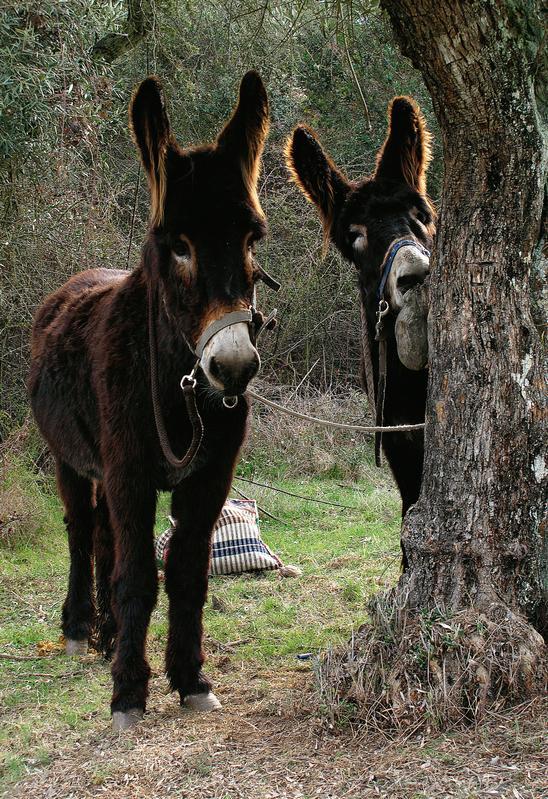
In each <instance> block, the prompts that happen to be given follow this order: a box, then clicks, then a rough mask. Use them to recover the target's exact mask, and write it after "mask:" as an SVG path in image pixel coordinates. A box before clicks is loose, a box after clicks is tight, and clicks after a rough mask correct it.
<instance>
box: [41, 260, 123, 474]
mask: <svg viewBox="0 0 548 799" xmlns="http://www.w3.org/2000/svg"><path fill="white" fill-rule="evenodd" d="M128 275H129V273H128V272H124V271H121V270H113V269H91V270H88V271H86V272H81V273H80V274H77V275H74V276H73V277H71V278H70V280H68V281H67V282H66V283H65V284H64V285H63V286H61V288H59V289H57V291H55V292H53V293H52V294H50V295H49V297H47V298H46V300H45V301H44V303H43V304H42V306H41V307H40V308H39V310H38V312H37V313H36V316H35V321H34V325H33V328H32V339H31V369H30V376H29V392H30V399H31V405H32V410H33V412H34V415H35V418H36V421H37V422H38V426H39V427H40V430H41V432H42V434H43V435H44V437H45V438H46V440H47V441H48V443H49V445H50V447H51V448H52V450H53V452H54V454H55V456H56V457H60V458H62V459H63V460H64V461H65V462H66V463H69V464H70V465H71V466H72V467H73V468H74V469H76V471H77V472H78V473H80V474H82V475H86V476H87V477H90V478H99V477H100V471H101V470H100V459H99V453H98V441H97V429H98V424H99V419H98V410H97V391H96V386H94V377H95V375H96V374H97V365H98V360H100V357H101V353H103V352H104V350H105V348H106V347H107V346H108V343H109V339H110V337H111V336H112V334H113V333H114V331H113V330H112V329H110V330H109V325H108V323H106V320H108V317H109V316H110V314H109V309H110V306H111V305H112V304H113V302H114V300H115V298H116V295H117V294H119V293H120V289H121V288H122V287H123V285H124V284H125V282H127V278H128Z"/></svg>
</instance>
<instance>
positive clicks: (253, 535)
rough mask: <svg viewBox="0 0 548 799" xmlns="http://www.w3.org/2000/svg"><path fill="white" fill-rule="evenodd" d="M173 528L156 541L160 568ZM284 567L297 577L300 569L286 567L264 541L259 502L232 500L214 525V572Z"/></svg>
mask: <svg viewBox="0 0 548 799" xmlns="http://www.w3.org/2000/svg"><path fill="white" fill-rule="evenodd" d="M170 522H171V525H172V526H171V527H170V528H169V529H167V530H166V531H165V532H164V533H162V535H161V536H160V537H159V538H158V539H157V540H156V560H157V562H158V567H159V568H160V569H163V568H164V565H165V563H166V559H167V558H168V557H169V542H170V540H171V536H172V534H173V529H174V524H175V522H174V520H173V519H171V518H170ZM273 569H280V571H281V573H282V574H283V575H284V576H297V575H298V574H299V573H300V570H299V569H296V568H295V567H291V566H284V565H283V563H282V561H281V560H280V558H279V557H278V556H277V555H275V554H274V553H273V552H272V551H271V550H270V549H269V548H268V547H267V545H266V544H265V543H264V541H263V540H262V538H261V532H260V530H259V516H258V513H257V503H256V502H255V500H254V499H229V500H227V501H226V503H225V505H224V506H223V509H222V511H221V515H220V516H219V518H218V520H217V523H216V524H215V527H214V528H213V539H212V544H211V564H210V568H209V573H210V574H241V573H242V572H251V571H271V570H273Z"/></svg>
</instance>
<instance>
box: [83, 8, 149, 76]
mask: <svg viewBox="0 0 548 799" xmlns="http://www.w3.org/2000/svg"><path fill="white" fill-rule="evenodd" d="M153 2H154V0H127V19H126V21H125V23H124V25H123V27H122V31H121V32H120V33H105V35H104V36H103V37H101V39H99V41H97V42H96V43H95V44H94V45H93V47H92V50H91V55H92V57H93V58H95V59H97V60H103V61H108V62H109V63H112V62H113V61H116V60H117V59H118V58H120V56H122V55H124V53H127V52H128V51H129V50H132V49H133V48H134V47H136V45H137V44H139V42H141V41H142V40H143V39H145V38H146V36H147V34H148V33H150V31H151V30H152V27H153V24H154V8H153Z"/></svg>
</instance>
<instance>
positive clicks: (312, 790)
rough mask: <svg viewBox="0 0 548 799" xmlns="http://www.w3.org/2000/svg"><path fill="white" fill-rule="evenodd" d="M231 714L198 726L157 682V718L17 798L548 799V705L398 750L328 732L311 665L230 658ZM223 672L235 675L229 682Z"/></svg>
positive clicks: (106, 739) (69, 762)
mask: <svg viewBox="0 0 548 799" xmlns="http://www.w3.org/2000/svg"><path fill="white" fill-rule="evenodd" d="M215 665H216V668H215V671H216V672H217V673H216V686H217V688H218V694H219V696H220V697H221V699H222V701H223V705H224V709H223V712H221V713H214V714H210V715H206V716H195V715H192V714H191V713H189V712H188V711H182V710H180V709H179V708H178V706H177V704H176V701H175V698H174V697H173V696H169V695H166V683H165V681H164V679H163V678H162V677H156V678H155V679H154V681H153V685H152V691H151V697H150V702H149V708H150V710H149V712H148V713H147V715H146V717H145V721H144V722H143V723H142V724H141V725H140V726H139V727H138V728H136V729H135V730H134V731H131V732H130V733H129V734H127V733H126V735H125V736H123V737H119V736H117V735H114V734H112V733H111V732H110V731H108V728H107V727H106V726H105V725H104V724H103V721H102V720H101V723H100V725H99V728H96V729H95V730H94V732H93V733H92V734H91V735H89V737H88V738H87V739H86V738H84V739H81V740H79V741H75V740H74V739H72V740H71V741H70V743H69V744H68V745H64V744H63V742H62V741H60V742H59V744H58V746H57V747H56V755H55V757H54V760H53V762H52V763H51V764H50V765H49V766H48V767H47V768H46V769H44V770H41V771H37V772H34V773H33V774H32V775H31V776H29V777H28V778H27V779H25V780H24V781H23V782H20V783H19V785H18V786H17V787H16V788H12V789H11V790H10V791H9V793H8V795H9V796H10V797H14V798H17V797H25V799H27V798H29V797H32V799H80V798H81V799H88V797H102V796H108V797H112V799H122V798H123V799H141V797H142V798H143V799H144V797H146V799H164V797H185V798H186V797H188V799H236V798H237V799H278V798H279V797H280V799H281V798H282V797H283V799H309V798H310V799H311V797H322V799H343V797H359V798H360V799H362V798H363V797H376V796H380V797H390V798H391V799H399V797H402V799H403V798H404V797H406V798H407V797H412V798H413V799H415V798H416V799H419V798H424V799H426V798H428V799H430V797H432V799H433V798H434V797H435V799H444V798H445V797H451V799H454V798H458V797H462V798H463V799H472V798H473V799H476V797H508V799H526V798H527V799H542V797H548V770H547V769H548V766H547V759H546V751H547V749H546V735H545V733H546V728H545V720H546V718H547V716H548V714H547V711H548V703H547V702H541V701H538V702H537V703H534V704H532V705H529V706H526V707H522V708H517V709H515V710H514V711H513V713H512V714H511V715H505V716H504V717H502V716H501V717H495V716H492V717H491V718H490V719H489V721H488V722H487V724H485V725H484V726H483V727H481V728H479V729H477V730H470V731H465V732H458V733H453V734H448V735H445V736H440V737H436V738H433V737H426V738H423V737H422V736H417V735H414V736H410V737H409V738H407V740H406V739H405V738H400V739H399V740H396V741H390V740H387V739H385V738H382V737H380V736H378V737H371V736H369V737H364V736H360V734H359V732H356V731H354V730H352V729H347V730H345V731H343V732H339V733H337V734H334V733H333V732H332V731H329V729H328V725H327V723H326V722H325V720H324V721H323V722H322V721H321V712H320V709H319V708H318V706H317V700H316V698H315V696H314V694H313V690H312V682H313V679H312V674H311V672H310V670H309V668H308V667H306V669H305V668H304V667H299V666H296V667H295V668H285V669H283V668H278V669H275V670H267V669H266V667H257V666H255V667H251V664H249V663H247V664H246V663H243V662H240V663H237V662H234V661H231V660H229V659H228V658H224V659H223V658H222V657H219V658H218V659H217V663H216V664H215ZM223 670H224V673H223Z"/></svg>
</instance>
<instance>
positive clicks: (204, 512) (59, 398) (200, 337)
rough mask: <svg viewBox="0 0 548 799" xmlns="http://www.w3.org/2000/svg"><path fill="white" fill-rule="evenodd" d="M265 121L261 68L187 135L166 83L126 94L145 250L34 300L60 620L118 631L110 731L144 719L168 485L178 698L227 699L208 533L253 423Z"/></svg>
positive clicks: (82, 628) (85, 634) (198, 701)
mask: <svg viewBox="0 0 548 799" xmlns="http://www.w3.org/2000/svg"><path fill="white" fill-rule="evenodd" d="M268 119H269V112H268V101H267V96H266V92H265V89H264V87H263V84H262V82H261V79H260V78H259V76H258V75H257V74H256V73H254V72H249V73H247V75H245V77H244V78H243V80H242V83H241V86H240V95H239V101H238V104H237V106H236V108H235V110H234V112H233V115H232V117H231V119H230V120H229V122H228V123H227V124H226V126H225V128H224V129H223V130H222V132H221V133H220V135H219V136H218V138H217V140H216V142H215V143H214V144H212V145H206V146H202V147H196V148H193V149H181V148H180V147H179V146H178V144H177V143H176V141H175V139H174V137H173V135H172V133H171V130H170V124H169V120H168V116H167V113H166V110H165V106H164V101H163V98H162V93H161V88H160V86H159V84H158V82H157V80H156V79H155V78H148V79H147V80H145V81H144V82H143V83H141V85H140V86H139V87H138V89H137V91H136V93H135V95H134V97H133V99H132V103H131V107H130V124H131V129H132V132H133V136H134V139H135V142H136V144H137V147H138V149H139V152H140V156H141V161H142V164H143V166H144V169H145V171H146V173H147V176H148V181H149V187H150V192H151V225H150V229H149V232H148V236H147V238H146V241H145V243H144V246H143V250H142V258H141V262H140V264H139V266H138V267H137V268H136V269H135V270H134V271H132V272H124V271H114V270H108V269H93V270H91V271H88V272H83V273H81V274H78V275H76V276H74V277H73V278H71V279H70V280H69V281H68V282H67V283H66V284H65V285H64V286H63V287H62V288H60V289H59V290H58V291H56V292H54V293H53V294H52V295H51V296H49V297H48V298H47V299H46V301H45V302H44V304H43V305H42V307H41V308H40V309H39V311H38V313H37V314H36V319H35V323H34V328H33V333H32V366H31V373H30V379H29V388H30V395H31V400H32V408H33V411H34V415H35V417H36V420H37V422H38V425H39V427H40V430H41V432H42V433H43V435H44V437H45V439H46V440H47V442H48V444H49V446H50V448H51V451H52V453H53V455H54V457H55V461H56V467H57V483H58V488H59V492H60V495H61V497H62V500H63V503H64V506H65V511H66V515H65V522H66V526H67V530H68V538H69V549H70V577H69V588H68V594H67V597H66V600H65V603H64V606H63V621H62V628H63V633H64V636H65V639H66V649H67V652H68V653H72V654H78V653H82V652H85V651H86V650H87V644H88V640H89V639H90V638H91V637H92V635H93V634H94V630H95V634H96V636H97V640H98V648H99V649H101V650H102V651H103V652H105V654H107V655H109V654H110V651H111V649H112V647H113V646H114V645H115V653H114V660H113V666H112V676H113V683H114V690H113V696H112V703H111V710H112V714H113V727H114V728H115V729H125V728H127V727H129V726H131V725H132V724H133V723H135V722H136V721H138V720H139V719H140V718H141V717H142V715H143V712H144V710H145V703H146V698H147V694H148V681H149V676H150V668H149V665H148V663H147V660H146V656H145V639H146V632H147V627H148V623H149V619H150V614H151V612H152V609H153V607H154V605H155V603H156V598H157V591H158V578H157V572H156V565H155V557H154V541H153V527H154V519H155V511H156V496H157V491H158V490H169V491H171V492H172V500H171V513H172V516H173V517H174V518H175V519H176V520H177V523H176V528H175V532H174V534H173V538H172V540H171V545H170V555H169V561H168V563H167V567H166V574H165V585H166V591H167V594H168V597H169V634H168V642H167V650H166V672H167V676H168V678H169V682H170V685H171V689H172V690H176V691H178V692H179V695H180V699H181V703H184V704H185V705H187V706H188V707H190V708H192V709H196V710H214V709H217V708H219V707H220V703H219V702H218V700H217V698H216V697H215V695H214V694H213V693H212V691H211V685H210V682H209V681H208V680H207V678H206V677H205V676H204V674H203V673H202V670H201V668H202V664H203V662H204V654H203V650H202V609H203V605H204V602H205V598H206V593H207V580H208V567H209V556H210V539H211V531H212V528H213V525H214V523H215V521H216V519H217V517H218V516H219V513H220V511H221V508H222V506H223V503H224V502H225V499H226V497H227V494H228V491H229V489H230V485H231V482H232V476H233V471H234V467H235V463H236V460H237V457H238V453H239V450H240V447H241V445H242V442H243V440H244V436H245V431H246V425H247V417H248V410H249V409H248V403H247V400H246V399H245V397H244V396H242V395H243V393H244V391H245V389H246V387H247V385H248V382H249V381H250V379H251V378H252V377H254V375H255V374H256V373H257V371H258V369H259V364H260V361H259V355H258V353H257V350H256V347H255V342H256V334H257V329H258V327H259V326H260V324H261V321H262V317H261V315H260V314H258V313H257V312H256V311H255V309H254V308H253V301H254V291H255V289H254V285H255V282H256V280H257V279H258V278H259V277H260V276H261V274H263V276H264V273H261V271H260V267H258V265H257V264H256V262H255V260H254V246H255V243H256V242H257V241H258V240H259V239H261V238H262V237H263V236H264V235H265V218H264V214H263V212H262V210H261V207H260V205H259V200H258V196H257V180H258V175H259V169H260V159H261V154H262V150H263V146H264V142H265V139H266V135H267V132H268V124H269V123H268ZM197 355H198V356H200V366H201V371H199V372H198V373H197V375H196V378H195V377H194V373H192V374H189V373H191V372H193V367H194V366H195V364H196V361H197ZM194 371H195V370H194ZM184 375H186V376H187V377H185V378H183V381H182V384H181V385H180V382H181V378H182V377H183V376H184ZM181 389H183V390H181ZM184 398H185V399H184ZM236 398H238V399H236ZM200 416H201V419H200ZM154 420H156V424H155V423H154ZM171 447H173V449H174V450H175V451H176V452H185V450H186V452H187V454H186V456H185V457H183V458H182V459H178V458H177V457H175V456H174V455H173V452H172V450H171ZM166 453H167V454H166ZM94 558H95V570H94V568H93V560H94ZM94 571H95V583H96V586H95V587H96V591H95V592H94ZM94 593H95V597H94ZM95 604H96V605H97V607H95Z"/></svg>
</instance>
